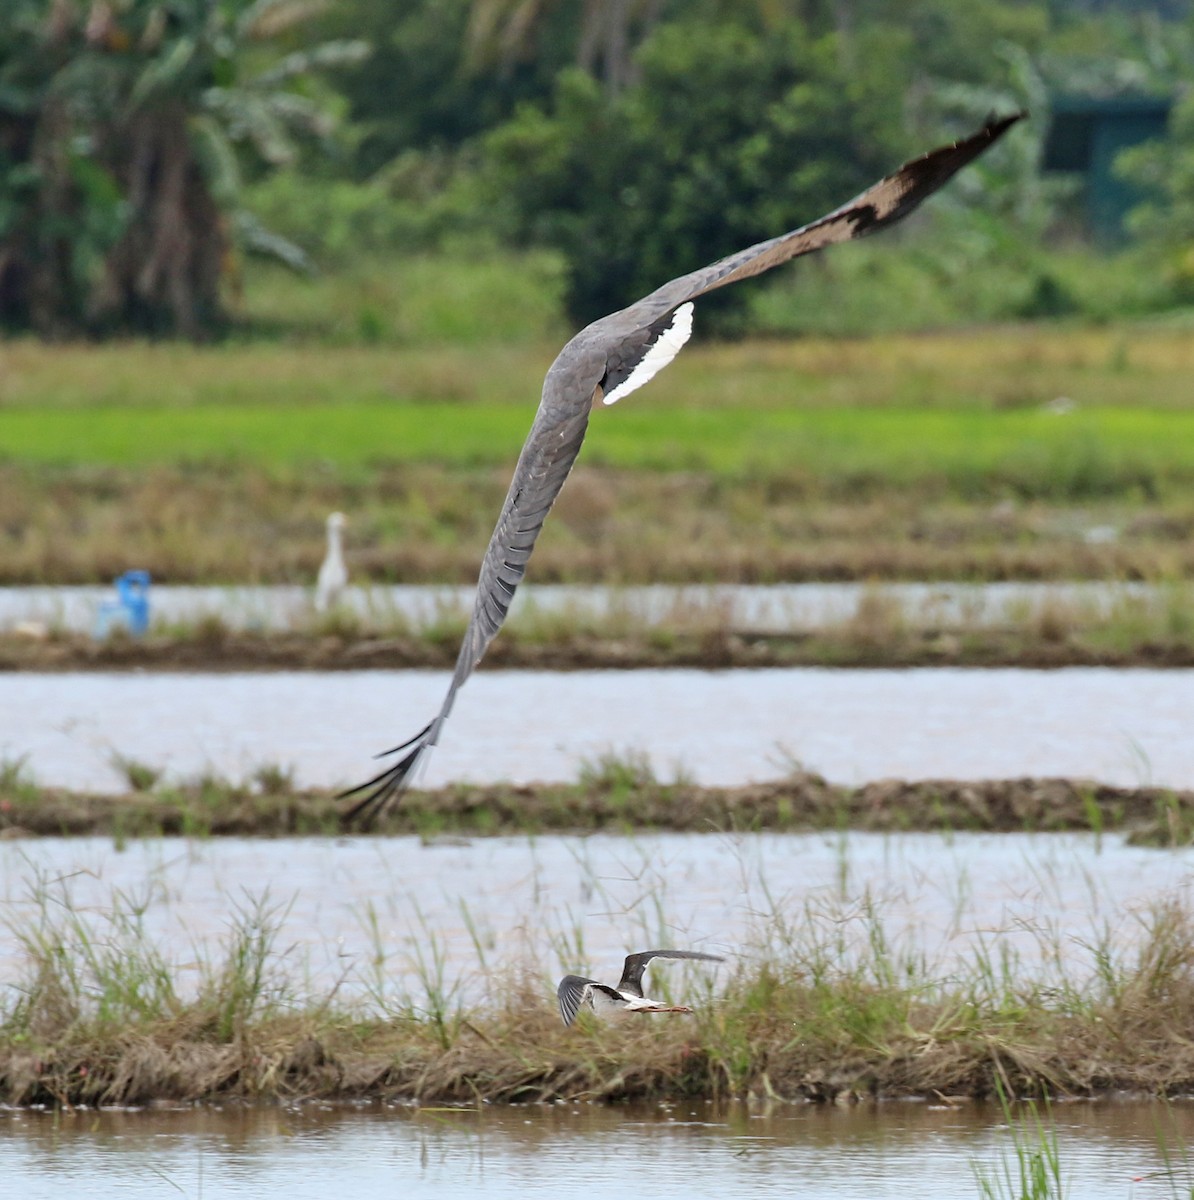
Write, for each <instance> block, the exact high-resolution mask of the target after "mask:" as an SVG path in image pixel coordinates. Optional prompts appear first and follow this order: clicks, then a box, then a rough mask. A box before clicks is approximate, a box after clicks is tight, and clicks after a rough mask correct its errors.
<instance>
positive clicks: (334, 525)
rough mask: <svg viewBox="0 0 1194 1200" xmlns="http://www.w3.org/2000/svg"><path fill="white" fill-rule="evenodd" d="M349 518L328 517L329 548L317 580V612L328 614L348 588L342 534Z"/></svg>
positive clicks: (332, 515) (336, 515)
mask: <svg viewBox="0 0 1194 1200" xmlns="http://www.w3.org/2000/svg"><path fill="white" fill-rule="evenodd" d="M347 523H348V518H347V517H346V516H345V515H344V514H343V513H342V512H334V513H331V514H330V515H329V516H328V521H327V529H328V548H327V553H326V554H325V555H324V558H323V563H322V564H321V566H320V568H319V575H318V577H317V578H316V580H315V611H316V612H327V611H328V610H329V609H331V608H335V606H336V605H337V604H339V603H340V597H341V596H343V595H344V589H345V588H346V587H347V586H348V567H347V565H346V564H345V562H344V546H343V542H342V537H341V535H342V533H343V530H344V526H345V525H346V524H347Z"/></svg>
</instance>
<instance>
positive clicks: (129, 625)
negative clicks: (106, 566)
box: [95, 571, 149, 638]
mask: <svg viewBox="0 0 1194 1200" xmlns="http://www.w3.org/2000/svg"><path fill="white" fill-rule="evenodd" d="M115 583H116V599H115V600H105V601H104V602H103V603H102V604H101V605H100V607H99V613H98V615H97V617H96V622H95V636H96V637H97V638H105V637H107V636H108V633H109V631H110V630H111V628H112V626H113V625H123V626H124V627H125V628H126V629H127V630H128V631H129V633H131V634H132V635H133V636H134V637H140V636H141V635H142V634H144V633H145V632H147V631H148V629H149V572H148V571H125V573H124V574H123V575H120V576H118V577H117V579H116V580H115Z"/></svg>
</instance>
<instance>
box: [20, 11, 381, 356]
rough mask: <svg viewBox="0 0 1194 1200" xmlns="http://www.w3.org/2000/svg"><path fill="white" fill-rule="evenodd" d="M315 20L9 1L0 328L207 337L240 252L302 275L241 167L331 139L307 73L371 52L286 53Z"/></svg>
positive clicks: (326, 112) (323, 49) (342, 45)
mask: <svg viewBox="0 0 1194 1200" xmlns="http://www.w3.org/2000/svg"><path fill="white" fill-rule="evenodd" d="M312 15H313V9H312V6H310V5H304V4H298V3H284V2H283V0H264V2H263V0H221V2H220V3H218V4H216V3H208V2H206V0H184V2H183V3H176V4H163V3H160V2H159V0H126V2H125V3H122V4H115V5H114V4H109V3H106V2H104V0H96V2H94V3H91V4H81V5H73V4H62V3H55V2H53V0H9V3H6V4H5V6H4V12H3V14H2V15H0V181H2V182H3V188H2V195H3V201H2V202H0V322H3V324H5V325H7V326H9V327H16V328H27V329H32V330H34V331H36V332H37V333H38V334H39V335H40V336H42V337H61V336H63V335H66V334H70V335H78V334H80V333H84V332H91V333H96V332H111V331H112V330H118V331H127V330H137V331H140V332H144V333H156V334H164V333H165V334H175V335H182V336H185V337H190V338H199V337H202V336H204V335H206V334H209V333H210V332H211V331H212V330H213V329H215V328H218V326H219V325H220V323H221V321H222V317H223V309H222V292H223V291H224V289H225V288H226V287H227V286H228V278H227V276H228V275H229V274H230V273H233V272H234V271H235V270H236V269H237V268H236V265H235V264H236V262H237V256H238V255H239V254H243V253H244V252H246V251H250V250H252V251H259V252H266V253H272V254H275V255H277V256H279V257H281V258H283V259H285V260H289V261H290V262H291V263H292V264H294V265H299V264H301V263H302V262H303V255H302V252H301V250H299V248H298V247H296V246H293V245H289V244H287V243H286V242H285V241H284V240H283V239H281V238H278V237H277V236H275V235H272V234H270V233H269V232H268V231H267V230H265V229H264V228H263V227H262V226H261V224H260V222H259V221H258V220H257V219H256V218H255V217H254V216H253V215H252V214H251V213H250V212H249V211H248V210H247V209H245V208H244V207H243V206H242V204H241V195H240V193H241V190H242V175H241V171H242V167H244V166H247V165H248V164H249V163H250V162H252V161H254V159H255V160H256V161H258V162H265V163H269V164H272V165H280V164H282V163H287V162H292V161H294V159H295V158H296V157H297V154H298V148H297V146H296V144H295V142H294V140H293V138H294V136H295V135H307V136H308V137H326V136H327V135H328V134H329V133H330V131H331V128H332V125H333V123H334V122H333V114H332V109H331V106H330V105H329V104H328V103H327V97H320V96H317V95H316V94H315V93H314V92H313V91H312V90H311V89H310V88H309V87H308V88H305V87H304V86H303V85H304V84H307V83H309V80H310V76H311V75H312V74H315V73H318V72H319V71H320V70H325V69H327V68H328V67H333V66H337V65H345V64H348V63H352V62H355V61H359V60H360V59H361V58H362V57H363V56H364V55H365V54H366V53H367V49H368V48H367V47H366V46H365V45H364V44H363V43H361V42H350V41H340V42H324V43H322V44H309V45H308V46H306V47H304V48H303V49H302V50H293V49H292V51H291V53H289V54H285V53H284V51H283V49H282V48H279V47H278V42H279V41H280V40H283V38H284V35H286V34H287V33H288V32H289V31H291V30H292V29H293V28H294V27H295V26H298V25H302V24H303V23H304V22H309V21H310V18H311V17H312ZM271 43H273V45H274V47H275V48H274V50H273V52H272V53H271V52H270V50H269V49H268V47H269V46H270V44H271ZM243 151H248V153H246V154H245V157H244V161H243V162H242V161H241V159H240V158H238V154H239V153H241V152H243Z"/></svg>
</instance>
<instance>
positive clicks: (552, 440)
mask: <svg viewBox="0 0 1194 1200" xmlns="http://www.w3.org/2000/svg"><path fill="white" fill-rule="evenodd" d="M1023 115H1024V114H1023V113H1017V114H1016V115H1015V116H1012V117H1005V118H1003V119H1001V120H992V121H990V122H988V123H987V124H986V125H985V126H984V127H983V128H982V129H980V130H979V131H978V132H977V133H975V134H973V135H972V136H971V137H968V138H965V139H964V140H962V141H959V142H955V143H954V144H953V145H951V146H944V147H942V148H941V149H939V150H934V151H931V152H930V153H928V154H925V155H922V156H921V157H920V158H916V159H913V160H912V161H911V162H909V163H906V164H905V165H904V166H902V167H901V168H900V169H899V170H898V171H895V172H894V173H893V174H891V175H888V176H887V177H886V178H884V179H881V180H880V181H879V182H878V183H876V184H874V185H873V186H872V187H869V188H867V190H866V191H865V192H863V193H861V194H860V195H859V196H856V197H855V198H854V199H853V200H851V201H850V202H849V203H847V204H843V205H842V206H841V207H840V208H837V209H834V211H833V212H831V213H829V214H828V215H827V216H824V217H822V218H821V219H820V220H818V221H814V222H812V224H810V225H804V226H801V228H799V229H796V230H793V231H792V232H790V233H784V234H781V235H780V236H779V237H775V238H771V239H770V240H769V241H765V242H759V243H758V244H757V245H754V246H751V247H749V248H748V249H746V250H740V251H738V253H736V254H731V255H729V256H728V257H727V258H723V259H720V260H719V261H718V262H715V263H713V264H711V265H710V266H707V267H702V268H701V269H700V270H697V271H692V272H690V273H689V274H687V275H681V276H680V277H679V278H678V279H673V280H672V281H671V282H670V283H665V284H664V285H663V286H662V287H661V288H657V289H656V290H655V291H653V292H652V293H651V294H650V295H649V296H645V297H644V298H643V299H642V300H639V301H638V302H637V303H636V304H632V305H631V306H630V307H629V308H624V309H622V310H621V311H620V312H616V313H612V314H611V315H610V316H608V317H602V318H601V319H600V320H598V321H594V322H593V323H592V324H591V325H589V326H586V328H584V329H582V330H581V331H580V332H579V333H578V334H577V335H576V336H575V337H574V338H573V339H572V340H571V341H570V342H569V343H568V344H567V345H566V346H565V347H564V349H563V350H562V351H561V352H560V354H559V356H558V357H557V358H556V360H555V362H554V363H553V364H552V366H551V369H550V370H549V371H548V373H547V378H546V380H545V381H544V386H543V399H542V402H541V403H540V405H539V410H538V412H537V413H536V414H535V421H534V424H533V425H532V426H531V432H530V434H529V436H528V437H527V441H526V444H525V445H524V446H523V448H522V453H521V455H520V456H519V459H518V465H517V466H516V467H515V470H514V478H513V480H512V481H511V484H510V491H509V493H508V494H507V496H506V501H505V503H504V504H503V506H502V513H501V516H500V517H499V519H498V523H497V527H496V528H495V529H494V531H493V536H492V538H490V541H489V547H488V549H487V550H486V551H485V558H484V560H483V562H482V564H481V574H480V578H479V579H478V581H477V598H476V601H475V604H474V606H473V613H472V617H471V619H470V620H469V625H468V629H467V630H466V631H465V635H464V643H463V645H462V646H461V648H460V654H459V656H458V658H457V660H456V670H455V672H454V673H453V675H452V682H451V683H450V685H449V687H448V693H447V695H446V696H445V698H444V703H443V706H442V707H441V708H440V711H439V713H438V714H437V715H436V716H435V718H434V719H433V720H432V721H431V722H430V723H429V724H427V725H426V726H424V727H423V729H421V730H420V731H419V732H418V733H417V734H416V735H415V736H414V737H413V738H411V739H410V740H409V741H407V742H404V743H403V744H402V745H401V746H396V747H394V749H393V750H388V751H385V754H386V755H389V754H399V753H402V752H405V753H402V757H401V758H399V759H398V761H397V762H395V763H394V764H393V765H392V766H390V767H387V768H386V769H385V770H384V771H382V772H380V773H379V774H377V775H375V776H374V777H373V778H372V779H369V780H366V782H364V783H362V784H359V785H358V786H357V787H354V788H350V789H349V790H348V791H345V792H343V793H341V796H342V797H348V796H356V795H360V796H361V799H360V800H358V801H357V803H355V804H354V805H352V806H351V807H350V808H349V809H347V811H346V812H345V813H344V814H343V820H345V821H352V820H354V819H356V818H358V817H359V818H360V819H361V824H362V825H365V826H367V825H369V824H371V823H372V822H373V821H374V820H375V819H376V818H377V817H378V816H379V815H380V814H381V812H382V811H383V810H384V809H385V808H386V807H387V806H388V805H389V804H390V802H391V801H393V800H394V799H395V798H396V797H397V796H398V795H400V794H401V792H402V790H403V789H404V788H405V787H406V786H407V785H408V783H409V782H410V780H411V778H412V776H413V775H414V772H415V771H416V769H417V768H418V766H419V763H420V762H421V761H422V760H423V757H424V756H425V755H426V754H427V752H428V751H429V750H430V749H431V747H432V746H434V745H435V744H436V742H437V741H438V740H439V734H440V730H441V728H442V727H443V723H444V721H445V720H446V719H447V717H448V714H449V713H450V712H451V711H452V705H453V703H454V702H455V699H456V693H457V692H458V691H459V690H460V688H461V687H462V686H463V684H464V682H465V680H467V679H468V677H469V676H470V675H471V674H472V673H473V671H474V669H475V668H476V666H477V664H478V663H479V662H480V661H481V659H482V657H483V656H484V654H485V651H486V649H487V648H488V647H489V643H490V642H492V641H493V639H494V636H495V635H496V634H497V631H498V630H499V629H500V628H501V626H502V622H503V621H504V620H505V619H506V613H507V611H508V609H509V607H510V602H511V600H513V598H514V592H515V589H516V588H517V587H518V584H519V582H520V581H521V580H522V577H523V574H524V573H525V572H526V565H527V562H528V560H529V559H530V557H531V551H532V549H533V548H534V545H535V539H536V538H537V537H538V536H539V530H540V529H541V528H542V527H543V522H544V519H545V518H546V517H547V513H548V511H549V510H550V509H551V506H552V504H553V502H554V501H555V498H556V496H557V495H558V494H559V491H560V488H561V487H563V485H564V480H565V479H566V478H567V477H568V472H569V471H570V470H571V469H572V464H573V463H574V462H575V461H576V456H577V454H578V453H579V452H580V446H581V442H582V441H583V440H584V436H585V430H586V429H587V427H588V421H589V411H590V409H591V407H592V405H593V404H594V403H596V401H597V400H599V399H604V400H605V402H606V403H613V402H614V401H616V400H618V399H620V398H621V397H622V396H624V395H626V394H628V393H629V392H632V391H633V390H634V389H635V388H637V387H640V386H641V385H642V384H644V383H646V382H647V380H649V379H650V378H651V377H652V376H654V375H655V374H656V373H657V372H658V371H659V370H661V369H662V368H663V367H664V366H666V365H667V364H668V363H669V362H671V360H672V359H673V358H674V357H675V356H676V354H677V353H678V351H679V350H680V348H681V347H682V346H683V345H684V343H685V342H686V341H687V340H688V337H689V334H690V333H691V331H692V301H693V300H695V299H696V298H698V297H699V296H703V295H704V294H705V293H706V292H711V291H713V290H714V289H715V288H720V287H725V286H726V285H727V284H730V283H734V282H736V281H737V280H739V279H747V278H749V277H750V276H752V275H759V274H761V273H762V272H763V271H768V270H770V269H771V268H772V267H776V266H779V265H780V264H781V263H785V262H787V261H788V260H789V259H793V258H797V257H798V256H800V255H802V254H809V253H811V252H812V251H814V250H821V249H823V248H824V247H826V246H832V245H834V244H835V243H838V242H847V241H850V240H852V239H853V238H856V237H861V236H862V235H863V234H867V233H872V232H874V231H875V230H877V229H882V228H883V227H884V226H885V225H890V224H891V223H892V222H894V221H898V220H899V219H900V218H901V217H903V216H906V215H907V214H908V213H910V212H911V211H912V210H913V209H914V208H915V207H916V206H917V205H918V204H920V202H921V201H922V200H924V199H925V198H926V197H928V196H930V195H932V193H933V192H935V191H936V190H937V189H938V188H939V187H941V185H942V184H943V183H945V182H946V181H947V180H948V179H949V178H950V177H951V176H952V175H953V174H954V173H955V172H957V171H958V170H960V169H961V168H962V167H964V166H965V165H966V164H967V163H968V162H970V161H971V160H972V159H974V158H975V157H977V156H978V155H979V154H981V153H982V152H983V151H984V150H985V149H986V148H987V147H988V146H990V145H991V143H992V142H994V141H995V140H996V139H997V138H998V137H1000V136H1001V135H1002V134H1003V133H1004V132H1005V131H1006V130H1007V129H1008V128H1009V127H1010V126H1011V125H1012V124H1014V123H1015V122H1016V121H1018V120H1019V119H1020V118H1021V117H1022V116H1023Z"/></svg>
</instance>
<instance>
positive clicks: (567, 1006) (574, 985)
mask: <svg viewBox="0 0 1194 1200" xmlns="http://www.w3.org/2000/svg"><path fill="white" fill-rule="evenodd" d="M600 986H601V985H600V984H598V982H597V981H596V980H595V979H586V978H585V977H584V976H583V975H565V976H564V978H563V979H561V980H560V986H559V987H558V988H556V999H557V1000H558V1001H559V1002H560V1016H561V1017H562V1018H563V1021H564V1024H565V1025H571V1024H572V1022H573V1021H575V1020H576V1014H577V1013H578V1012H580V1006H581V1005H582V1004H584V1002H585V999H586V998H587V996H588V993H589V991H590V990H591V989H592V988H594V987H600Z"/></svg>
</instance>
